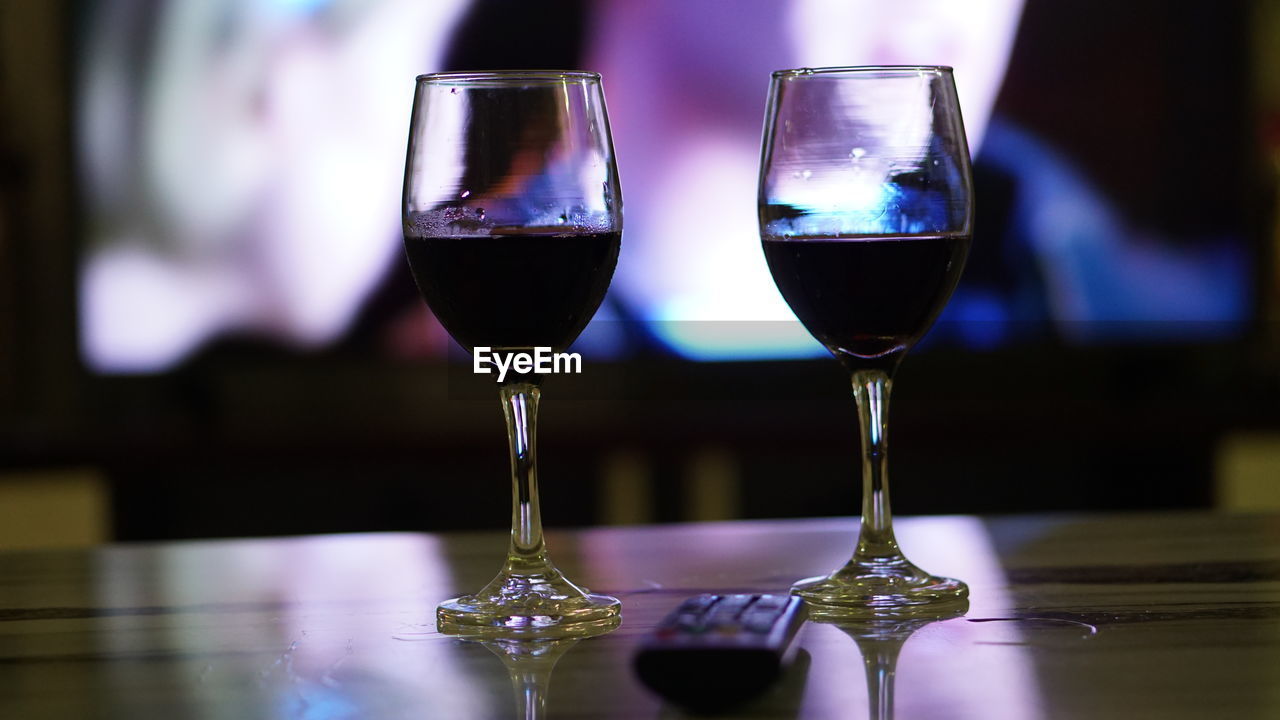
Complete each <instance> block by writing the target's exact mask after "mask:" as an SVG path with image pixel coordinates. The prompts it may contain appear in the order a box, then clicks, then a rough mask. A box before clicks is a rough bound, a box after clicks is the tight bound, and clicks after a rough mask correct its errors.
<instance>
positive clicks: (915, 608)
mask: <svg viewBox="0 0 1280 720" xmlns="http://www.w3.org/2000/svg"><path fill="white" fill-rule="evenodd" d="M791 594H792V595H799V596H800V597H802V598H804V599H805V602H806V603H807V604H808V606H809V617H810V618H812V619H814V620H816V621H819V622H839V621H840V620H856V619H860V618H873V617H893V618H916V617H919V618H931V617H939V616H947V615H952V614H954V613H955V611H956V610H957V609H960V608H965V607H967V606H968V597H969V586H968V585H965V584H964V583H963V582H961V581H959V580H953V579H951V578H944V577H938V576H936V575H930V574H929V573H927V572H925V571H923V570H921V569H920V568H918V567H916V566H915V565H912V564H911V563H910V562H908V561H907V560H906V559H904V558H901V557H899V558H895V559H891V560H877V561H866V560H857V559H855V560H851V561H850V562H849V564H848V565H845V566H844V567H842V568H840V569H839V570H837V571H835V572H834V573H832V574H830V575H826V576H822V577H813V578H808V579H806V580H801V581H800V582H797V583H796V584H794V585H792V586H791Z"/></svg>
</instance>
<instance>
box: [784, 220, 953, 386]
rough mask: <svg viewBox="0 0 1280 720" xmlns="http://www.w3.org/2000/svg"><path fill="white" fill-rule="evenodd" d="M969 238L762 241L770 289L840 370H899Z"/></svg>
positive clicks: (939, 302) (941, 300)
mask: <svg viewBox="0 0 1280 720" xmlns="http://www.w3.org/2000/svg"><path fill="white" fill-rule="evenodd" d="M969 241H970V237H969V236H968V235H909V236H904V237H885V236H825V237H791V238H787V239H780V238H770V237H766V238H765V240H764V254H765V258H766V259H767V260H768V262H769V270H770V271H771V272H772V273H773V279H774V282H776V283H777V284H778V289H779V290H781V291H782V297H784V298H785V299H786V301H787V304H789V305H790V306H791V309H792V310H793V311H794V312H795V314H796V317H798V318H799V319H800V322H801V323H803V324H804V326H805V327H806V328H808V330H809V332H810V333H813V336H814V337H816V338H817V339H818V340H819V341H820V342H821V343H822V344H823V345H826V346H827V349H828V350H830V351H831V352H832V353H833V354H834V355H835V356H836V357H837V358H839V359H840V361H841V362H843V363H844V364H845V365H846V366H848V367H850V368H851V369H853V368H865V367H868V366H877V365H879V366H887V367H889V368H890V369H891V368H892V366H893V365H895V364H897V362H898V360H899V359H901V357H902V355H903V353H905V352H906V350H907V349H908V348H910V347H911V345H913V344H914V343H915V342H916V341H917V340H919V339H920V338H921V337H922V336H923V335H924V334H925V331H927V330H928V329H929V326H930V325H932V324H933V321H934V319H935V318H937V316H938V313H939V312H941V311H942V307H943V306H944V305H946V304H947V300H948V299H949V298H950V297H951V292H952V291H953V290H955V287H956V283H957V282H958V281H959V279H960V271H961V270H962V269H964V261H965V257H966V256H967V255H968V253H969Z"/></svg>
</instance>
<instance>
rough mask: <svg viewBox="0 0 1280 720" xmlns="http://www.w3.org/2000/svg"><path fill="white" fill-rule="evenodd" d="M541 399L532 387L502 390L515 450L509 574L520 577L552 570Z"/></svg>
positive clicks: (512, 386) (514, 385)
mask: <svg viewBox="0 0 1280 720" xmlns="http://www.w3.org/2000/svg"><path fill="white" fill-rule="evenodd" d="M541 395H542V393H541V391H540V390H539V389H538V387H537V386H536V385H533V384H532V383H507V384H504V385H503V386H502V414H503V415H504V416H505V417H506V419H507V440H508V442H509V443H510V448H511V546H510V549H509V550H508V551H507V567H506V570H507V572H508V573H513V574H517V575H533V574H539V573H543V572H546V571H547V570H548V569H549V568H550V563H548V561H547V548H546V545H545V543H544V542H543V540H542V511H541V509H540V508H539V505H538V463H537V451H536V445H535V439H536V437H535V436H536V432H537V422H538V399H539V397H541Z"/></svg>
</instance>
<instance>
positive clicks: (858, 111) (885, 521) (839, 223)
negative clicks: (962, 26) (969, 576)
mask: <svg viewBox="0 0 1280 720" xmlns="http://www.w3.org/2000/svg"><path fill="white" fill-rule="evenodd" d="M763 144H764V147H763V152H762V157H761V167H760V193H759V198H758V202H759V207H758V209H759V219H760V235H761V238H762V241H763V245H764V254H765V258H766V260H767V261H768V264H769V270H770V272H771V273H772V274H773V279H774V281H775V282H776V283H777V285H778V289H779V290H781V291H782V296H783V297H784V298H785V299H786V301H787V303H788V304H789V305H790V306H791V309H792V310H793V311H794V312H795V314H796V317H797V318H799V320H800V322H801V323H802V324H804V326H805V327H806V328H807V329H808V330H809V332H810V333H812V334H813V336H814V337H815V338H817V339H818V340H819V341H820V342H821V343H822V344H823V345H825V346H826V347H827V349H828V350H829V351H830V352H831V353H832V354H833V355H835V357H836V359H838V360H839V361H840V362H841V363H843V364H844V366H845V368H846V369H847V370H848V371H849V372H850V373H851V375H852V379H853V392H854V397H855V399H856V401H857V407H858V418H859V421H860V425H861V435H862V475H863V491H862V526H861V530H860V533H859V536H858V544H857V548H856V550H855V551H854V553H853V557H852V559H850V560H849V562H848V563H847V564H846V565H845V566H844V567H842V568H840V569H838V570H836V571H835V572H833V573H831V574H830V575H827V576H825V577H817V578H810V579H808V580H802V581H800V582H798V583H796V584H795V585H794V586H793V587H792V592H793V593H795V594H797V595H800V596H802V597H804V598H805V599H806V600H807V601H808V603H809V605H810V614H811V615H812V616H813V617H815V618H822V617H831V618H838V617H841V616H857V615H872V614H875V615H886V614H894V615H911V614H926V613H930V612H933V611H934V610H937V609H938V607H939V606H945V605H954V604H957V603H961V602H964V601H965V598H966V597H967V596H968V588H967V587H966V586H965V584H964V583H962V582H960V581H959V580H951V579H948V578H941V577H936V576H933V575H929V574H928V573H926V572H924V571H923V570H921V569H920V568H918V567H916V566H915V565H913V564H912V563H911V562H910V561H908V560H907V559H906V557H904V556H903V554H902V551H901V550H900V549H899V548H898V543H897V541H896V540H895V538H894V534H893V525H892V520H891V517H890V512H889V477H888V472H887V468H888V456H887V454H886V453H887V450H888V445H887V440H888V426H887V424H886V423H887V413H888V402H889V391H890V388H891V386H892V377H893V374H894V371H895V370H896V369H897V367H898V364H899V363H900V362H901V361H902V358H903V356H904V355H905V354H906V352H907V350H909V349H910V348H911V346H912V345H914V344H915V342H916V341H917V340H919V339H920V338H921V336H923V335H924V333H925V332H926V331H927V330H928V329H929V326H930V325H932V324H933V321H934V319H935V318H936V317H937V316H938V313H939V312H941V310H942V308H943V306H944V305H946V303H947V299H948V298H950V296H951V293H952V291H953V290H954V289H955V286H956V283H957V281H958V280H959V278H960V272H961V270H962V269H963V267H964V262H965V258H966V256H967V255H968V252H969V243H970V238H971V235H972V229H973V181H972V178H971V172H970V167H969V148H968V143H967V141H966V139H965V134H964V125H963V123H962V121H961V118H960V105H959V102H958V100H957V99H956V91H955V83H954V81H953V79H952V73H951V68H948V67H932V66H918V67H902V66H881V67H847V68H816V69H812V68H804V69H799V70H780V71H778V72H775V73H773V81H772V83H771V85H770V89H769V101H768V108H767V115H766V118H765V128H764V141H763Z"/></svg>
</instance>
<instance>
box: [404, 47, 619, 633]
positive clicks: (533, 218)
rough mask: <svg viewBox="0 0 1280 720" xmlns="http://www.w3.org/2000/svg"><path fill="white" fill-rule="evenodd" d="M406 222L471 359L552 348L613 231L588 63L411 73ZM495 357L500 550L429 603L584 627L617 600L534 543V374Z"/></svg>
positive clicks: (607, 153)
mask: <svg viewBox="0 0 1280 720" xmlns="http://www.w3.org/2000/svg"><path fill="white" fill-rule="evenodd" d="M403 220H404V242H405V252H406V255H407V256H408V259H409V266H410V269H411V270H412V271H413V276H414V279H415V280H416V281H417V284H418V289H419V290H420V291H421V293H422V296H423V298H424V299H425V300H426V302H427V305H428V306H430V308H431V310H432V312H434V313H435V315H436V317H437V318H438V319H439V320H440V323H441V324H442V325H443V326H444V328H445V329H446V330H447V331H448V332H449V334H450V335H452V336H453V338H454V340H456V341H457V342H458V343H459V344H460V345H462V346H463V347H465V348H466V349H467V350H468V351H472V352H476V349H477V348H485V349H487V350H486V351H485V352H486V354H485V356H484V357H488V356H489V355H490V354H494V353H526V352H527V353H530V354H532V352H533V351H534V350H535V349H536V348H549V349H550V351H552V352H561V351H563V350H565V349H566V348H567V347H568V346H569V345H570V343H572V342H573V341H574V339H576V338H577V337H578V334H579V333H581V332H582V329H583V328H584V327H585V326H586V324H587V321H588V320H590V319H591V316H592V315H593V314H594V313H595V311H596V309H597V308H598V307H599V306H600V302H601V300H603V298H604V295H605V291H606V290H607V289H608V287H609V280H610V279H611V278H612V276H613V269H614V266H615V265H616V264H617V260H618V251H619V248H620V242H621V235H622V195H621V191H620V188H619V185H618V172H617V167H616V164H615V162H614V156H613V144H612V140H611V138H610V134H609V121H608V116H607V114H606V112H605V106H604V95H603V91H602V90H601V86H600V76H599V75H598V74H596V73H591V72H563V71H494V72H456V73H434V74H429V75H422V76H419V77H418V79H417V89H416V92H415V95H414V101H413V119H412V122H411V126H410V133H409V151H408V158H407V159H406V162H405V180H404V207H403ZM477 357H478V358H479V357H481V356H479V355H478V356H477ZM511 357H512V356H508V360H510V359H511ZM548 365H550V364H548ZM566 365H570V364H569V363H566ZM580 366H581V363H580V361H579V363H578V367H579V368H580ZM499 367H500V366H499ZM508 367H509V369H508V372H507V373H506V375H505V377H504V378H503V379H502V380H501V383H500V388H499V390H500V398H501V401H502V409H503V414H504V415H505V416H506V421H507V436H508V440H509V444H510V455H511V479H512V507H511V542H510V545H509V549H508V551H507V560H506V563H505V564H504V565H503V567H502V571H501V572H499V573H498V575H497V577H495V578H494V579H493V580H492V581H491V582H490V583H489V584H488V585H486V586H485V587H484V588H482V589H481V590H480V591H478V592H476V593H475V594H472V595H464V596H462V597H458V598H454V599H452V600H449V601H447V602H445V603H443V604H441V605H440V606H439V608H438V609H437V612H436V619H437V626H438V627H439V628H440V630H441V632H451V633H465V634H481V635H483V634H489V635H494V636H503V637H520V636H531V637H563V636H572V635H584V634H593V633H596V632H598V631H599V629H600V628H602V627H610V626H614V625H616V624H617V623H618V622H619V611H620V607H621V606H620V603H619V602H618V600H617V599H616V598H612V597H608V596H604V595H593V594H591V593H589V592H587V591H586V590H585V589H583V588H580V587H578V586H577V585H574V584H573V583H572V582H570V581H569V580H568V579H566V578H565V577H564V576H563V575H561V573H560V572H559V571H558V570H557V569H556V568H555V566H554V565H553V564H552V563H551V561H550V559H549V558H548V556H547V549H546V546H545V544H544V542H543V536H542V521H541V517H540V511H539V500H538V482H537V463H536V454H535V445H534V439H535V437H534V435H535V423H536V418H537V412H538V401H539V398H540V396H541V391H540V385H541V381H542V376H541V375H540V374H539V373H537V372H533V371H526V372H518V370H519V369H521V366H520V365H518V364H512V365H509V366H508ZM553 367H554V366H553ZM524 369H525V370H528V368H527V366H526V367H525V368H524ZM500 372H501V370H500V369H497V368H495V369H494V374H493V375H492V376H493V377H495V378H497V377H498V376H499V373H500Z"/></svg>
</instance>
